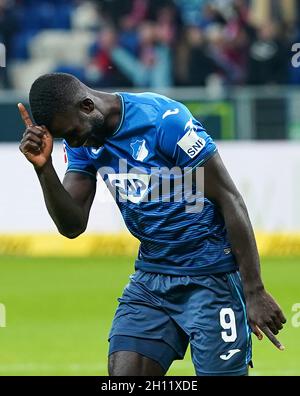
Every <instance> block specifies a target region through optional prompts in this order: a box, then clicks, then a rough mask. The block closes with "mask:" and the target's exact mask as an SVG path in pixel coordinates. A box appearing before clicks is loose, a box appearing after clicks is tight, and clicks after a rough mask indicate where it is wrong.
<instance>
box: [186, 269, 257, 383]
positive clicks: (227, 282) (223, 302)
mask: <svg viewBox="0 0 300 396" xmlns="http://www.w3.org/2000/svg"><path fill="white" fill-rule="evenodd" d="M197 281H199V287H198V288H195V283H197ZM186 311H187V312H188V318H187V320H186V322H185V326H186V329H187V332H188V333H189V336H190V344H191V354H192V360H193V363H194V366H195V370H196V373H197V375H226V376H227V375H236V376H239V375H241V376H242V375H247V372H248V365H249V363H250V360H251V330H250V327H249V325H248V322H247V314H246V306H245V301H244V296H243V290H242V285H241V281H240V278H239V274H238V273H237V272H236V273H234V272H233V273H228V274H221V275H214V276H209V277H206V279H204V278H203V277H199V278H198V279H197V278H193V291H192V292H191V296H190V298H189V299H188V302H187V306H186Z"/></svg>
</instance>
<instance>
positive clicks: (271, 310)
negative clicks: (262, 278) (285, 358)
mask: <svg viewBox="0 0 300 396" xmlns="http://www.w3.org/2000/svg"><path fill="white" fill-rule="evenodd" d="M246 305H247V314H248V321H249V324H250V326H251V328H252V331H253V333H254V334H255V335H256V337H257V338H258V339H259V340H261V339H262V338H263V334H262V333H264V334H265V335H266V336H267V337H268V338H269V340H270V341H271V342H272V343H273V344H274V345H275V346H276V347H277V348H278V349H279V350H281V351H283V350H284V346H283V345H282V344H281V343H280V341H278V340H277V338H276V337H275V335H277V334H278V333H279V331H280V330H281V329H282V328H283V324H284V323H286V318H285V316H284V314H283V312H282V310H281V308H280V307H279V305H278V304H277V303H276V301H275V300H274V299H273V297H272V296H271V295H270V294H268V293H267V292H266V291H265V290H262V291H259V292H257V293H253V294H251V295H248V296H246Z"/></svg>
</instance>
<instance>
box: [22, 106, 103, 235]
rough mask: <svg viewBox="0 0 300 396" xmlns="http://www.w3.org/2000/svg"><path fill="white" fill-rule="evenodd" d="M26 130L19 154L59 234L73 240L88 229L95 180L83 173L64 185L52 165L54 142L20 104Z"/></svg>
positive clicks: (71, 176)
mask: <svg viewBox="0 0 300 396" xmlns="http://www.w3.org/2000/svg"><path fill="white" fill-rule="evenodd" d="M18 107H19V110H20V114H21V117H22V119H23V121H24V123H25V127H26V130H25V132H24V135H23V139H22V141H21V144H20V150H21V152H22V153H23V154H24V155H25V157H26V158H27V160H28V161H29V162H31V163H32V165H33V166H34V168H35V171H36V173H37V176H38V178H39V181H40V184H41V187H42V190H43V194H44V199H45V203H46V207H47V210H48V212H49V214H50V216H51V217H52V219H53V221H54V223H55V224H56V226H57V228H58V231H59V232H60V233H61V234H62V235H64V236H66V237H67V238H70V239H72V238H76V237H77V236H79V235H80V234H82V233H83V232H84V231H85V229H86V226H87V223H88V217H89V212H90V208H91V205H92V203H93V200H94V196H95V192H96V180H95V179H93V178H91V177H90V176H89V175H86V174H82V173H75V172H70V173H67V174H66V176H65V178H64V181H63V184H62V183H61V182H60V180H59V178H58V176H57V173H56V171H55V169H54V167H53V165H52V158H51V154H52V149H53V138H52V136H51V134H50V133H49V131H48V130H47V128H46V127H44V126H34V125H33V122H32V121H31V119H30V116H29V114H28V112H27V111H26V109H25V107H24V106H23V105H22V104H19V105H18Z"/></svg>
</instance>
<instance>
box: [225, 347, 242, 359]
mask: <svg viewBox="0 0 300 396" xmlns="http://www.w3.org/2000/svg"><path fill="white" fill-rule="evenodd" d="M238 352H241V350H240V349H232V350H231V351H229V352H228V354H227V355H221V356H220V359H222V360H229V359H231V358H232V356H234V355H235V354H237V353H238Z"/></svg>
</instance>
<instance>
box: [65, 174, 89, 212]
mask: <svg viewBox="0 0 300 396" xmlns="http://www.w3.org/2000/svg"><path fill="white" fill-rule="evenodd" d="M63 186H64V188H65V189H66V191H67V192H68V193H69V194H70V196H71V197H72V199H73V200H74V202H75V203H76V204H77V205H78V206H80V207H81V208H82V209H83V210H84V213H85V214H86V215H87V216H88V214H89V212H90V209H91V206H92V203H93V201H94V197H95V193H96V178H95V179H94V178H93V177H91V176H89V175H87V174H85V173H81V172H67V173H66V174H65V177H64V180H63Z"/></svg>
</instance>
